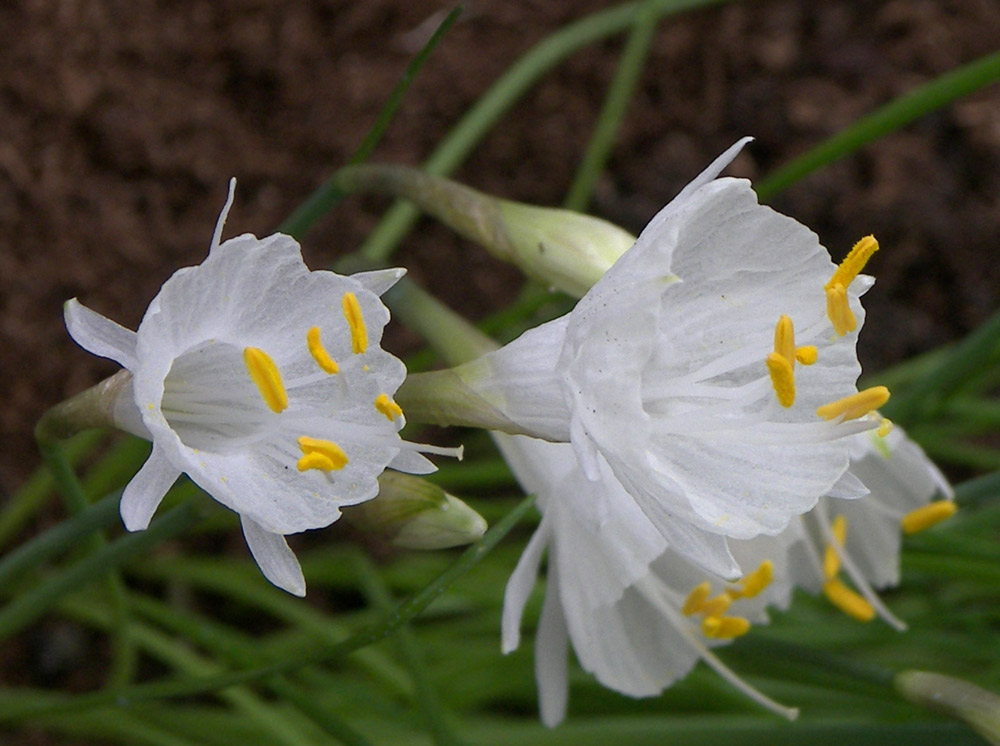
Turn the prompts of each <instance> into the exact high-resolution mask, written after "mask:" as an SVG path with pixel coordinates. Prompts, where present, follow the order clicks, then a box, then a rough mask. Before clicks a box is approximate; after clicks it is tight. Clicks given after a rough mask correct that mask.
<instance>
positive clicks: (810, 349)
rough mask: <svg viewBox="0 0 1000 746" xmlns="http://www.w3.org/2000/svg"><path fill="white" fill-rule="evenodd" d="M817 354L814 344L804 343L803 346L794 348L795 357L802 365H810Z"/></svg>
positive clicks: (814, 360)
mask: <svg viewBox="0 0 1000 746" xmlns="http://www.w3.org/2000/svg"><path fill="white" fill-rule="evenodd" d="M818 355H819V353H818V352H817V351H816V345H805V346H804V347H796V348H795V359H796V360H798V361H799V362H800V363H802V364H803V365H812V364H813V363H815V362H816V358H817V356H818Z"/></svg>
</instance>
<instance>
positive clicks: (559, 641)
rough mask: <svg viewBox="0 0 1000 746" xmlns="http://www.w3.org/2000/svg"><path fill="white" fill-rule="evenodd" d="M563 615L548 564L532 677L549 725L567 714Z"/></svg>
mask: <svg viewBox="0 0 1000 746" xmlns="http://www.w3.org/2000/svg"><path fill="white" fill-rule="evenodd" d="M566 643H567V630H566V619H565V617H564V616H563V608H562V603H561V601H560V600H559V576H558V570H557V568H556V566H555V565H553V566H552V567H550V568H549V575H548V587H547V588H546V592H545V601H544V602H543V603H542V615H541V617H540V618H539V620H538V631H537V633H536V635H535V681H537V682H538V708H539V710H540V713H541V718H542V722H543V723H544V724H545V725H547V726H548V727H549V728H554V727H555V726H557V725H559V723H561V722H562V721H563V719H564V718H565V717H566V703H567V701H568V699H569V678H568V674H567V656H568V653H569V651H568V650H567V648H566Z"/></svg>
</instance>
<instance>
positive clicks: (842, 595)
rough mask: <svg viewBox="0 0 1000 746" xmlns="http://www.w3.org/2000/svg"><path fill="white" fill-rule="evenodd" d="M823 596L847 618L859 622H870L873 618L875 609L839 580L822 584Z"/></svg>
mask: <svg viewBox="0 0 1000 746" xmlns="http://www.w3.org/2000/svg"><path fill="white" fill-rule="evenodd" d="M823 595H824V596H826V597H827V598H828V599H829V600H830V603H832V604H833V605H834V606H836V607H837V608H838V609H840V610H841V611H842V612H844V613H845V614H847V616H849V617H853V618H854V619H857V620H858V621H859V622H870V621H871V620H872V619H874V618H875V607H874V606H872V605H871V604H870V603H868V602H867V601H866V600H865V599H864V598H863V597H862V596H861V595H860V594H858V593H856V592H855V591H852V590H851V589H850V588H848V587H847V586H846V585H844V584H843V583H841V582H840V581H839V580H828V581H827V582H826V583H824V584H823Z"/></svg>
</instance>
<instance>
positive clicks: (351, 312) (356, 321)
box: [344, 293, 368, 355]
mask: <svg viewBox="0 0 1000 746" xmlns="http://www.w3.org/2000/svg"><path fill="white" fill-rule="evenodd" d="M344 318H345V319H347V325H348V326H349V327H350V328H351V351H352V352H353V353H354V354H355V355H361V354H363V353H364V351H365V350H367V349H368V329H367V328H366V327H365V317H364V316H362V315H361V305H360V304H359V303H358V298H357V296H355V295H354V293H344Z"/></svg>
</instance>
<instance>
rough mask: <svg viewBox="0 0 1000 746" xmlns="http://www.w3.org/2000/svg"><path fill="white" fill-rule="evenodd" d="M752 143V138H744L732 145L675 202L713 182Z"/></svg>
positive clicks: (684, 189) (675, 198) (694, 179)
mask: <svg viewBox="0 0 1000 746" xmlns="http://www.w3.org/2000/svg"><path fill="white" fill-rule="evenodd" d="M751 142H753V138H752V137H743V138H741V139H739V140H737V141H736V142H735V143H733V144H732V145H730V146H729V147H728V148H727V149H726V151H725V152H724V153H723V154H722V155H720V156H719V157H718V158H716V159H715V160H714V161H712V162H711V163H710V164H709V165H708V168H706V169H705V170H704V171H702V172H701V173H700V174H698V175H697V176H696V177H695V178H693V179H692V180H691V182H690V183H689V184H688V185H687V186H686V187H684V188H683V189H682V190H681V191H680V193H679V194H678V195H677V196H676V197H674V200H682V199H685V198H686V197H688V196H689V195H690V194H692V193H694V192H695V191H697V190H698V189H701V188H702V187H703V186H705V184H707V183H708V182H710V181H713V180H714V179H715V178H716V177H717V176H718V175H719V174H721V173H722V172H723V171H724V170H725V169H726V167H727V166H728V165H729V164H730V163H732V162H733V161H734V160H735V159H736V156H738V155H739V154H740V151H741V150H743V148H744V147H746V146H747V144H749V143H751Z"/></svg>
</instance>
